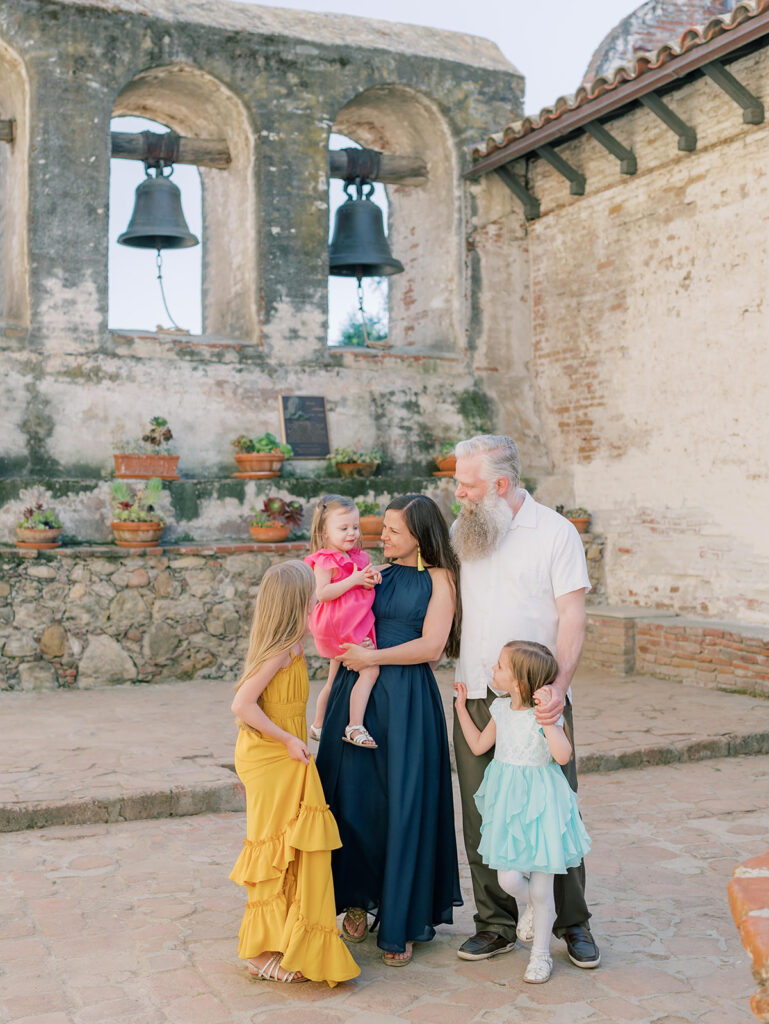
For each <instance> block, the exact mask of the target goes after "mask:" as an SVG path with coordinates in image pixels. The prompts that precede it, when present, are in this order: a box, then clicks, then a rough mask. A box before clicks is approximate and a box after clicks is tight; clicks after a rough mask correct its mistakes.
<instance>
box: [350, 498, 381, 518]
mask: <svg viewBox="0 0 769 1024" xmlns="http://www.w3.org/2000/svg"><path fill="white" fill-rule="evenodd" d="M355 507H356V508H357V510H358V512H360V514H361V515H362V516H378V515H379V514H380V508H379V505H377V503H376V502H375V501H356V502H355Z"/></svg>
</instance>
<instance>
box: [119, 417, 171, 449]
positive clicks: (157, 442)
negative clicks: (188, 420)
mask: <svg viewBox="0 0 769 1024" xmlns="http://www.w3.org/2000/svg"><path fill="white" fill-rule="evenodd" d="M173 436H174V435H173V434H172V432H171V428H170V427H169V426H168V420H167V419H164V418H163V417H162V416H153V417H152V419H151V420H150V422H149V427H148V428H147V432H146V433H145V434H142V436H141V438H140V439H133V440H126V439H125V438H121V437H113V444H114V446H115V449H116V451H118V452H120V453H121V454H124V455H173V454H175V453H174V450H173V446H172V445H169V443H168V442H169V441H170V440H171V439H172V438H173Z"/></svg>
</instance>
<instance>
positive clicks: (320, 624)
mask: <svg viewBox="0 0 769 1024" xmlns="http://www.w3.org/2000/svg"><path fill="white" fill-rule="evenodd" d="M370 561H371V559H370V558H369V556H368V555H367V554H366V552H365V551H362V550H361V549H360V548H353V549H352V551H348V552H346V553H344V554H343V553H342V552H341V551H333V550H331V549H330V548H321V550H320V551H315V552H314V553H313V554H311V555H307V557H306V558H305V562H307V564H308V565H310V566H312V567H313V569H314V568H315V566H316V565H319V566H320V567H321V568H322V569H326V570H327V571H329V572H331V575H332V583H338V582H339V580H344V579H347V577H348V576H351V575H352V573H353V571H354V570H355V569H364V568H365V567H366V566H367V565H368V564H369V562H370ZM333 570H336V571H335V572H334V571H333ZM373 603H374V590H373V589H372V590H364V589H363V587H352V589H351V590H348V591H347V593H346V594H342V596H341V597H337V598H336V600H334V601H318V603H317V604H316V605H315V608H314V610H313V612H312V614H311V615H310V632H311V633H312V636H313V639H314V640H315V646H316V648H317V650H318V654H321V655H322V656H323V657H324V658H338V657H339V656H340V655H341V654H343V653H344V651H343V650H342V648H341V646H340V645H341V644H359V643H362V642H363V641H364V640H365V639H366V638H367V637H368V638H369V639H370V640H371V641H372V643H376V635H375V633H374V613H373V612H372V611H371V606H372V604H373Z"/></svg>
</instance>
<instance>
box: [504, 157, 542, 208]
mask: <svg viewBox="0 0 769 1024" xmlns="http://www.w3.org/2000/svg"><path fill="white" fill-rule="evenodd" d="M495 170H496V173H497V174H498V175H499V177H500V178H501V179H502V181H504V183H505V184H506V185H507V187H508V188H509V189H510V191H511V192H512V193H513V195H514V196H515V198H516V199H517V200H518V201H519V202H520V203H521V204H522V206H523V213H524V216H525V217H526V220H536V219H537V217H539V199H537V197H536V196H535V195H533V194H532V193H531V192H529V190H528V189H527V188H526V187H525V185H523V184H522V183H521V182H520V181H519V180H518V178H517V177H516V176H515V175H514V174H513V172H512V171H511V169H510V167H509V166H508V165H507V164H502V166H501V167H497V168H495Z"/></svg>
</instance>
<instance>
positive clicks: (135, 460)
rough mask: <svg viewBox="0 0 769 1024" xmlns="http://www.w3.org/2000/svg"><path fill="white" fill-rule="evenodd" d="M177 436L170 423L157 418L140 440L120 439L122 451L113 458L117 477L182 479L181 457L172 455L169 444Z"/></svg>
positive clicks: (131, 478)
mask: <svg viewBox="0 0 769 1024" xmlns="http://www.w3.org/2000/svg"><path fill="white" fill-rule="evenodd" d="M173 436H174V435H173V434H172V433H171V428H170V427H169V426H168V420H166V419H163V417H162V416H153V417H152V419H151V420H150V423H149V428H148V429H147V433H146V434H143V435H142V438H141V440H140V441H124V440H117V441H116V446H117V448H118V451H117V452H115V453H114V454H113V456H112V457H113V459H114V460H115V476H116V477H119V478H120V479H129V480H151V479H152V478H153V477H158V478H159V479H161V480H178V479H179V474H178V473H177V472H176V469H177V466H178V465H179V456H178V455H174V454H173V453H172V449H171V447H170V446H169V444H168V442H169V441H170V440H171V438H172V437H173Z"/></svg>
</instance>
